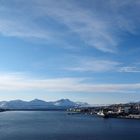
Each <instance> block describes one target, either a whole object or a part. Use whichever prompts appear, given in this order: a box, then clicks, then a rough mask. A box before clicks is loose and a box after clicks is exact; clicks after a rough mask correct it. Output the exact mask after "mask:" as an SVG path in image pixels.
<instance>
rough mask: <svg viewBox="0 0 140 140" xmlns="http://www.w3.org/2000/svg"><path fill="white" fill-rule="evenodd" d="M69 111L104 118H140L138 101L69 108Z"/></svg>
mask: <svg viewBox="0 0 140 140" xmlns="http://www.w3.org/2000/svg"><path fill="white" fill-rule="evenodd" d="M69 111H70V112H75V113H86V114H94V115H98V116H101V117H104V118H112V117H113V118H128V119H131V118H133V119H140V103H128V104H114V105H110V106H99V107H86V108H71V109H69Z"/></svg>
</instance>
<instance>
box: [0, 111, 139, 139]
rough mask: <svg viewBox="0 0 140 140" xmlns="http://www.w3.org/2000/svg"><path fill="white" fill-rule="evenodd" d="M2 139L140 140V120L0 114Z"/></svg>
mask: <svg viewBox="0 0 140 140" xmlns="http://www.w3.org/2000/svg"><path fill="white" fill-rule="evenodd" d="M0 140H140V120H127V119H103V118H98V117H94V116H88V115H80V114H79V115H68V114H67V113H66V112H60V111H46V112H43V111H37V112H35V111H30V112H28V111H19V112H16V111H14V112H3V113H0Z"/></svg>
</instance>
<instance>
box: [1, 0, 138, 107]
mask: <svg viewBox="0 0 140 140" xmlns="http://www.w3.org/2000/svg"><path fill="white" fill-rule="evenodd" d="M139 13H140V1H139V0H124V1H122V0H92V1H91V0H79V1H77V0H59V1H58V0H39V1H38V0H6V1H5V0H0V100H11V99H19V98H20V99H23V100H31V99H34V98H39V99H44V100H47V101H50V100H57V99H60V98H69V99H71V100H74V101H85V102H89V103H91V104H106V103H107V104H108V103H120V102H130V101H139V100H140V61H139V60H140V55H139V54H140V26H139V25H140V17H139Z"/></svg>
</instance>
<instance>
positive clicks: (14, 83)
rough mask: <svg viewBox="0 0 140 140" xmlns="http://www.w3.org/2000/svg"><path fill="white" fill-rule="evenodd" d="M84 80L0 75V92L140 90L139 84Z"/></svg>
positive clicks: (107, 91)
mask: <svg viewBox="0 0 140 140" xmlns="http://www.w3.org/2000/svg"><path fill="white" fill-rule="evenodd" d="M86 80H87V79H86V78H69V77H66V78H50V79H47V78H46V79H37V78H34V77H28V76H26V75H23V74H12V73H11V74H0V91H23V90H26V91H27V90H41V91H42V90H43V91H46V92H55V93H57V92H65V93H69V92H71V93H75V94H76V92H77V93H78V92H80V93H81V92H84V93H129V92H135V91H139V90H140V83H130V84H94V83H88V82H86Z"/></svg>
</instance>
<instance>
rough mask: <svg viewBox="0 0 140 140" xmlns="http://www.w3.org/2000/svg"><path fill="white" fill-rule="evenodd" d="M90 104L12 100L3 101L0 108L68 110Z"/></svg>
mask: <svg viewBox="0 0 140 140" xmlns="http://www.w3.org/2000/svg"><path fill="white" fill-rule="evenodd" d="M87 106H89V104H88V103H83V102H73V101H71V100H69V99H61V100H57V101H52V102H46V101H43V100H39V99H34V100H31V101H23V100H11V101H1V102H0V108H2V109H67V108H71V107H87Z"/></svg>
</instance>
